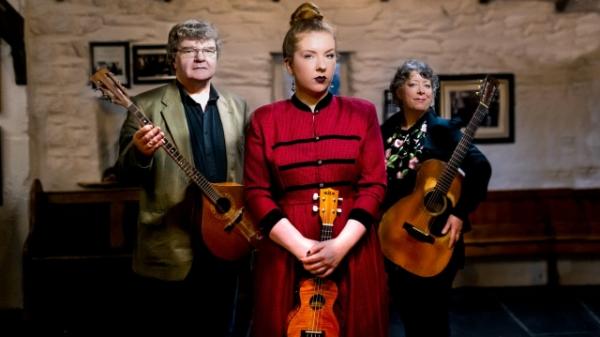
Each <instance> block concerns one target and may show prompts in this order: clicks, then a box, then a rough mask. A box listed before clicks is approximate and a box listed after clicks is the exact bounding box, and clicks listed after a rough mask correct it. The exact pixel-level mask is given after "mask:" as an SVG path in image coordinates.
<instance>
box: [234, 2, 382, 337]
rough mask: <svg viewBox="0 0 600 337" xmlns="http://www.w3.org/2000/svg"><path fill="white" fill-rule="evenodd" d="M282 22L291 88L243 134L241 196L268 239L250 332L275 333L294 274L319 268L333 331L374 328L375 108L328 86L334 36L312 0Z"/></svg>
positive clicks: (281, 330) (358, 336)
mask: <svg viewBox="0 0 600 337" xmlns="http://www.w3.org/2000/svg"><path fill="white" fill-rule="evenodd" d="M290 24H291V28H290V30H289V31H288V33H287V35H286V37H285V40H284V42H283V56H284V62H285V67H286V69H287V71H288V72H289V73H290V75H291V76H292V77H293V78H294V81H295V93H294V95H293V97H292V98H291V99H288V100H284V101H279V102H275V103H272V104H269V105H265V106H262V107H260V108H258V109H257V110H256V111H255V112H254V114H253V117H252V120H251V122H250V125H249V129H248V131H247V134H246V158H245V167H244V175H245V178H244V179H245V183H244V184H245V186H246V189H245V202H246V205H247V208H248V210H249V212H250V214H251V216H252V217H253V219H254V220H255V221H256V222H257V223H258V224H259V226H260V228H261V230H262V231H263V232H264V233H265V236H266V237H267V238H268V239H265V241H266V242H265V243H264V245H263V246H261V248H260V249H259V251H258V253H257V258H256V265H255V269H254V270H255V285H254V288H255V289H254V302H255V308H254V317H253V335H254V336H256V337H281V336H285V335H286V332H287V322H288V315H289V314H290V312H291V311H293V309H294V308H295V306H296V305H298V294H297V290H298V289H297V287H298V280H299V279H300V278H303V277H322V278H327V279H330V280H333V281H335V283H336V285H337V288H338V291H339V293H338V296H337V300H336V302H335V305H334V311H335V313H336V318H337V321H338V322H339V324H340V331H341V333H340V336H343V337H365V336H369V337H384V336H387V335H388V310H389V309H388V301H387V297H388V293H387V285H386V276H385V275H386V274H385V269H384V266H383V259H382V255H381V252H380V248H379V243H378V239H377V230H376V228H374V226H375V224H376V220H377V217H378V209H379V205H380V203H381V202H382V200H383V197H384V193H385V184H386V172H385V166H384V156H383V151H382V149H381V142H382V140H381V132H380V129H379V122H378V119H377V115H376V111H375V107H374V106H373V104H372V103H370V102H368V101H365V100H362V99H357V98H348V97H338V96H334V95H332V94H331V93H330V92H329V88H330V84H331V81H332V79H333V76H334V71H335V66H336V43H335V37H334V33H333V30H332V28H331V26H329V25H328V24H327V23H326V22H324V21H323V16H322V15H321V14H320V13H319V10H318V8H317V7H316V6H315V5H314V4H311V3H305V4H303V5H301V6H300V7H299V8H298V9H297V10H296V11H295V12H294V14H292V19H291V22H290ZM327 187H331V188H334V189H336V190H338V191H339V196H340V197H342V198H343V201H342V202H341V204H340V208H341V209H342V213H341V214H339V215H338V216H337V218H336V219H335V221H334V227H333V235H332V237H333V238H332V239H331V240H327V241H319V238H320V230H321V221H320V218H319V215H318V214H317V213H315V212H313V210H312V208H313V207H312V206H313V205H314V201H313V198H312V197H313V194H314V193H318V192H319V190H320V189H321V188H327ZM311 336H312V335H311ZM315 336H320V335H319V334H315ZM294 337H300V336H294Z"/></svg>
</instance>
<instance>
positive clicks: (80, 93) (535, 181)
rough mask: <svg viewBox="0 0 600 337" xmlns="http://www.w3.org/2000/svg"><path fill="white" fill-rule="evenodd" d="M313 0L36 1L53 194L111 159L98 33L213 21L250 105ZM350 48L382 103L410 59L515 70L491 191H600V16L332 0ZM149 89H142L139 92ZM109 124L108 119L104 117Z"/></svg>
mask: <svg viewBox="0 0 600 337" xmlns="http://www.w3.org/2000/svg"><path fill="white" fill-rule="evenodd" d="M299 3H300V1H280V2H272V1H266V0H254V1H252V0H250V1H247V0H229V1H218V2H214V1H179V0H174V1H170V2H163V1H146V0H144V1H139V0H138V1H135V0H134V1H124V0H123V1H119V0H94V1H92V0H78V1H61V2H55V1H46V0H30V1H27V6H26V18H27V37H28V38H27V48H28V55H29V56H28V57H29V59H28V66H29V74H28V79H29V97H30V99H31V102H30V108H29V113H30V115H31V119H32V120H31V123H32V132H31V137H32V141H33V142H34V144H35V146H34V147H35V149H36V151H37V152H38V153H37V155H36V156H35V158H39V159H38V160H37V161H36V163H35V165H36V172H37V173H38V175H39V176H40V177H41V178H42V181H43V183H44V185H45V186H47V187H48V188H57V189H62V188H71V187H73V186H74V185H75V183H76V182H78V181H84V180H85V181H87V180H98V179H99V178H100V174H101V171H102V169H104V168H105V167H106V166H107V165H109V164H110V163H108V162H106V161H107V160H110V158H112V157H111V155H107V154H105V153H103V151H107V148H109V149H110V146H111V144H110V139H106V137H109V138H110V132H108V133H109V134H107V128H108V130H110V129H111V127H110V125H112V124H110V123H112V121H113V120H114V121H115V122H114V123H115V124H117V125H113V128H114V127H116V128H118V122H119V121H120V120H119V119H118V118H116V117H114V112H112V113H113V115H112V116H113V117H111V114H107V113H106V108H102V106H103V105H102V104H101V103H98V100H97V99H96V98H95V95H96V94H95V93H94V92H92V90H90V87H89V86H88V85H87V76H88V74H89V72H90V65H89V63H90V61H89V42H90V41H124V40H126V41H129V42H130V43H131V44H132V45H136V44H152V43H165V41H166V35H167V33H168V30H169V28H170V27H171V26H172V25H173V24H174V23H176V22H178V21H181V20H184V19H187V18H190V17H199V18H205V19H208V20H210V21H213V22H214V23H215V24H216V25H217V26H218V27H219V29H220V31H221V34H222V36H223V38H224V40H225V45H224V50H223V54H222V57H221V59H220V69H219V71H218V75H217V79H216V82H217V83H218V84H220V85H223V86H226V87H228V88H230V89H232V90H235V91H236V92H238V93H239V94H240V95H242V96H244V97H246V98H247V99H248V102H249V103H250V105H251V107H253V108H255V107H258V106H259V105H262V104H265V103H268V102H269V101H271V99H272V97H271V92H272V88H271V83H272V76H271V75H272V67H271V55H270V53H271V52H279V51H280V48H281V41H282V38H283V35H284V34H285V31H286V29H287V22H288V18H289V15H290V13H291V12H292V11H293V10H294V8H295V7H296V6H297V5H298V4H299ZM318 4H319V5H320V6H321V8H322V11H323V13H324V15H325V17H326V18H327V19H329V20H330V21H331V22H332V23H333V24H334V25H335V26H336V27H337V34H338V35H337V40H338V44H339V50H340V51H346V52H350V53H351V58H350V65H349V68H350V85H351V87H350V92H351V93H352V94H353V95H356V96H360V97H364V98H367V99H370V100H371V101H373V102H374V103H375V104H377V106H378V108H379V109H380V110H381V109H382V101H383V90H384V89H385V88H386V87H387V85H388V83H389V81H390V79H391V77H392V76H393V72H394V70H395V68H396V67H397V66H398V65H399V64H400V63H401V62H402V61H403V60H405V59H406V58H409V57H417V58H422V59H424V60H426V61H427V62H429V63H430V64H431V65H432V66H433V67H434V69H436V70H437V72H438V73H441V74H461V73H487V72H508V73H513V74H514V75H515V79H516V83H515V87H516V97H515V101H516V106H515V125H516V141H515V143H514V144H494V145H486V146H481V148H482V149H483V150H484V152H485V153H486V154H487V155H488V156H489V158H490V160H491V161H492V165H493V167H494V176H493V178H492V183H491V188H492V189H515V188H516V189H519V188H540V187H584V186H588V185H590V184H592V185H595V186H599V185H600V171H599V167H598V166H599V164H600V135H599V134H598V133H597V132H596V133H594V132H592V131H593V130H594V129H595V128H597V127H598V124H599V121H598V118H599V117H597V116H598V113H596V114H594V113H593V112H597V109H598V108H597V105H598V104H597V103H598V100H599V99H600V98H598V96H597V95H594V93H597V92H598V89H599V88H600V77H599V76H598V74H600V58H599V57H598V56H599V55H600V48H599V47H600V39H598V36H600V20H599V15H598V13H580V12H578V13H562V14H561V13H556V12H555V10H554V6H553V4H552V3H551V2H543V1H519V2H515V1H493V2H491V3H490V4H487V5H482V4H479V2H478V1H473V0H452V1H444V2H440V1H432V0H409V1H388V2H381V1H375V0H357V1H343V2H340V1H320V2H319V3H318ZM146 89H148V87H147V86H139V85H138V86H135V87H134V88H132V89H131V92H132V93H137V92H140V91H143V90H146ZM105 117H107V118H109V121H108V123H109V126H108V127H107V126H106V125H105V123H107V121H106V120H105Z"/></svg>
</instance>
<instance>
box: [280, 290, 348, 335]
mask: <svg viewBox="0 0 600 337" xmlns="http://www.w3.org/2000/svg"><path fill="white" fill-rule="evenodd" d="M299 294H300V305H299V306H298V308H297V309H296V310H295V311H292V312H291V313H290V315H289V317H288V330H287V337H339V336H340V326H339V324H338V321H337V319H336V317H335V313H334V311H333V304H334V303H335V300H336V298H337V294H338V289H337V286H336V284H335V282H333V281H331V280H327V279H321V278H310V279H304V280H302V281H301V282H300V289H299ZM315 327H316V328H315Z"/></svg>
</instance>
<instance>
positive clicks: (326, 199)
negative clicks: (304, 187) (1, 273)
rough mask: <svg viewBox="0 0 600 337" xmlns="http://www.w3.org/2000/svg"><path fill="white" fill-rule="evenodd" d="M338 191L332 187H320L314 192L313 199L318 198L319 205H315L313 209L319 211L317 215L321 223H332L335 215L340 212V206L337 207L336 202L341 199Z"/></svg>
mask: <svg viewBox="0 0 600 337" xmlns="http://www.w3.org/2000/svg"><path fill="white" fill-rule="evenodd" d="M338 196H339V191H337V190H334V189H333V188H322V189H320V190H319V194H317V193H315V195H314V196H313V199H314V200H315V201H316V200H319V205H318V206H317V205H315V206H314V207H313V210H314V211H315V212H319V217H320V218H321V222H322V223H323V225H333V221H334V220H335V218H336V216H337V215H338V214H339V213H341V212H342V210H341V208H338V203H339V202H341V201H342V198H339V197H338Z"/></svg>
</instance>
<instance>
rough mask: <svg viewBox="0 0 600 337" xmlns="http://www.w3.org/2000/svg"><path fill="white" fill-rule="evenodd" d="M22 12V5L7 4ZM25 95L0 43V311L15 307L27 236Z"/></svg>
mask: <svg viewBox="0 0 600 337" xmlns="http://www.w3.org/2000/svg"><path fill="white" fill-rule="evenodd" d="M9 3H11V5H12V6H13V7H14V8H15V9H17V10H18V11H19V10H22V8H23V6H22V4H20V3H18V2H17V1H10V0H9ZM27 121H28V112H27V92H26V87H25V86H17V85H16V84H15V75H14V70H13V62H12V56H11V54H10V46H9V45H8V44H7V43H6V42H5V41H4V40H0V145H1V147H0V163H2V167H1V174H2V186H1V187H2V189H1V193H2V197H3V203H2V205H1V206H0V275H1V276H0V308H5V307H9V308H10V307H19V306H20V305H21V302H22V294H21V249H22V247H23V242H24V240H25V236H26V233H27V229H28V227H27V219H28V209H27V201H28V194H27V191H28V190H29V181H28V179H29V178H30V175H29V174H30V169H29V168H30V166H31V165H30V161H29V136H28V134H27Z"/></svg>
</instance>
